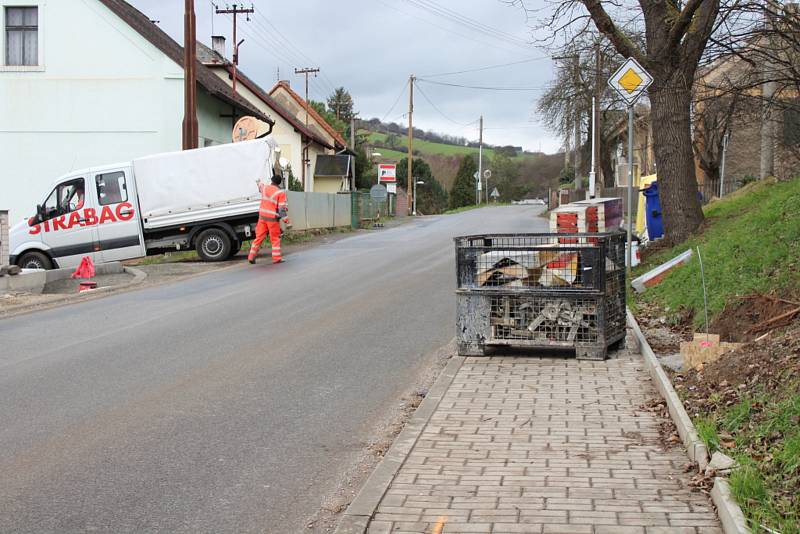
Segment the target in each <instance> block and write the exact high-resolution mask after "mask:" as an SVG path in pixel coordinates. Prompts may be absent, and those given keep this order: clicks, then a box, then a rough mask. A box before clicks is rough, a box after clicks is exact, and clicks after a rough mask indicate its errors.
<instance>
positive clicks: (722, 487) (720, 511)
mask: <svg viewBox="0 0 800 534" xmlns="http://www.w3.org/2000/svg"><path fill="white" fill-rule="evenodd" d="M711 500H713V501H714V505H715V506H716V507H717V515H718V516H719V520H720V522H721V523H722V530H723V532H725V534H751V531H750V529H749V528H747V520H746V519H745V517H744V514H743V513H742V509H741V508H739V505H738V504H737V503H736V500H735V499H734V498H733V495H731V488H730V485H728V481H727V480H726V479H724V478H719V477H717V478H715V479H714V487H713V488H711Z"/></svg>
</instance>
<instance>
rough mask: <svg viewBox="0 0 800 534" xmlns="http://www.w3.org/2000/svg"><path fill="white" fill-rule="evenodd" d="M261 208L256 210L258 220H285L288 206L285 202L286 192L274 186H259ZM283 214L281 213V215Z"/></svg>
mask: <svg viewBox="0 0 800 534" xmlns="http://www.w3.org/2000/svg"><path fill="white" fill-rule="evenodd" d="M260 189H261V206H259V208H258V219H259V220H261V221H268V222H278V221H280V220H281V219H283V218H287V217H288V214H289V205H288V204H287V202H286V191H285V190H283V189H281V188H280V187H278V186H276V185H275V184H267V185H263V184H262V185H261V187H260ZM281 212H283V213H281Z"/></svg>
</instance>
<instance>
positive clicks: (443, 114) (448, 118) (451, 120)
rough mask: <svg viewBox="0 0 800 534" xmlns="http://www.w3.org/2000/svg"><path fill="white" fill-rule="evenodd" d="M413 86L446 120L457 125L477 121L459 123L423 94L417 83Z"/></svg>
mask: <svg viewBox="0 0 800 534" xmlns="http://www.w3.org/2000/svg"><path fill="white" fill-rule="evenodd" d="M414 86H415V87H416V88H417V90H418V91H419V93H420V94H421V95H422V97H423V98H424V99H425V100H427V101H428V104H430V105H431V107H433V109H435V110H436V111H437V112H438V113H439V115H441V116H442V117H444V118H445V119H447V120H448V121H450V122H452V123H453V124H456V125H458V126H469V125H470V124H475V122H477V121H472V122H468V123H466V124H465V123H461V122H458V121H456V120H453V119H451V118H450V117H449V116H447V115H446V114H445V113H444V112H443V111H442V110H441V109H439V107H438V106H437V105H436V104H434V103H433V101H432V100H431V99H430V98H428V95H426V94H425V91H423V90H422V88H421V87H420V86H419V84H417V83H415V84H414Z"/></svg>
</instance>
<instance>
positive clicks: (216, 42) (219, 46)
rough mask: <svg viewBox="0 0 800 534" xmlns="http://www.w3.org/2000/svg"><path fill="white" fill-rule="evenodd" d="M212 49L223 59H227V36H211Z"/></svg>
mask: <svg viewBox="0 0 800 534" xmlns="http://www.w3.org/2000/svg"><path fill="white" fill-rule="evenodd" d="M211 48H213V49H214V52H216V53H217V54H219V55H220V56H222V59H225V36H224V35H212V36H211Z"/></svg>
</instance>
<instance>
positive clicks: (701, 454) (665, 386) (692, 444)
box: [626, 309, 709, 471]
mask: <svg viewBox="0 0 800 534" xmlns="http://www.w3.org/2000/svg"><path fill="white" fill-rule="evenodd" d="M626 314H627V316H628V325H629V326H630V327H631V329H632V330H633V333H634V335H635V336H636V341H637V342H638V343H639V349H640V350H641V353H642V356H643V357H644V361H645V365H647V369H648V371H649V372H650V376H651V377H652V379H653V382H654V383H655V385H656V389H658V392H659V393H660V394H661V396H662V397H664V400H665V401H666V403H667V409H668V410H669V415H670V418H671V419H672V421H673V422H674V423H675V426H676V427H677V428H678V435H679V436H680V437H681V440H682V441H683V445H684V447H686V454H687V455H688V456H689V458H690V459H691V460H692V461H694V462H696V463H697V466H698V468H699V469H700V471H703V470H705V468H706V466H707V465H708V462H709V454H708V448H707V447H706V444H705V443H703V442H702V441H701V440H700V437H699V436H698V434H697V429H696V428H695V427H694V424H693V423H692V420H691V419H690V418H689V414H688V413H686V408H684V407H683V403H682V402H681V399H680V397H678V394H677V393H676V392H675V388H674V387H672V382H671V381H670V379H669V377H668V376H667V373H666V372H664V368H663V367H661V363H660V362H659V361H658V358H657V357H656V355H655V353H654V352H653V349H652V348H650V344H649V343H648V342H647V339H645V337H644V334H643V333H642V330H641V328H639V324H638V323H637V322H636V319H635V318H634V317H633V314H632V313H631V311H630V309H626Z"/></svg>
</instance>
